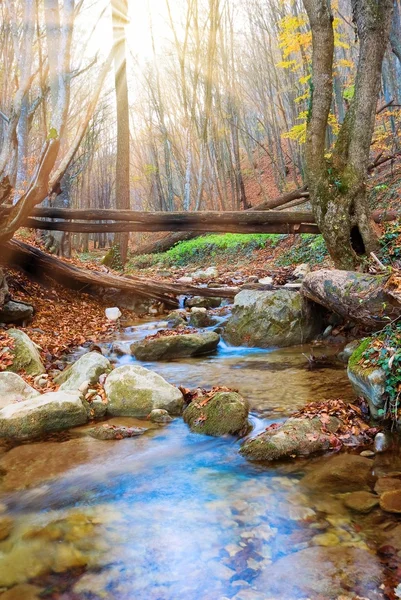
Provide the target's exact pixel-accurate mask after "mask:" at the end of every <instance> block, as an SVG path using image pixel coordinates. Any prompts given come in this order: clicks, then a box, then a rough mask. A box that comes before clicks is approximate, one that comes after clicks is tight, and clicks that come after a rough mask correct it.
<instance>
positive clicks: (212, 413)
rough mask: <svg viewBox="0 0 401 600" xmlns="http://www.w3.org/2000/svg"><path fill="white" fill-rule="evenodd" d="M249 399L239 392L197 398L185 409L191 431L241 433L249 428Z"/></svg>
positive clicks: (185, 418)
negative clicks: (208, 397)
mask: <svg viewBox="0 0 401 600" xmlns="http://www.w3.org/2000/svg"><path fill="white" fill-rule="evenodd" d="M248 412H249V404H248V401H247V400H245V399H244V398H242V396H240V395H239V394H238V393H237V392H218V393H217V394H215V395H214V396H213V397H212V398H210V400H209V399H207V398H197V399H196V400H193V401H192V402H191V403H190V404H189V405H188V406H187V408H186V409H185V410H184V413H183V418H184V421H185V423H187V424H188V425H189V427H190V428H191V431H194V432H195V433H203V434H205V435H213V436H219V435H225V434H233V435H234V434H241V433H245V432H246V431H247V430H248V429H249V424H248Z"/></svg>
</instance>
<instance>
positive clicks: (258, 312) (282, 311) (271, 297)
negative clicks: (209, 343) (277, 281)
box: [223, 289, 321, 348]
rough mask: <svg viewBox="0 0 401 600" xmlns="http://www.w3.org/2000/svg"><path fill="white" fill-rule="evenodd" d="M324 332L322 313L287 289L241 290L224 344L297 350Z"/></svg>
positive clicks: (316, 307) (227, 325)
mask: <svg viewBox="0 0 401 600" xmlns="http://www.w3.org/2000/svg"><path fill="white" fill-rule="evenodd" d="M320 330H321V316H320V309H319V307H318V306H317V305H315V304H313V303H311V302H309V301H308V300H306V299H304V298H303V297H302V296H301V294H299V293H298V292H295V291H291V290H288V289H280V290H268V291H259V290H242V291H241V292H240V293H239V294H237V295H236V296H235V300H234V307H233V310H232V316H231V317H230V318H229V319H228V321H227V323H226V325H225V328H224V334H223V337H224V340H226V341H227V342H228V343H230V344H233V345H234V346H249V347H260V348H268V347H270V346H280V347H285V346H295V345H297V344H302V343H304V342H308V341H310V340H311V339H313V338H314V337H315V336H316V335H317V334H318V333H319V332H320Z"/></svg>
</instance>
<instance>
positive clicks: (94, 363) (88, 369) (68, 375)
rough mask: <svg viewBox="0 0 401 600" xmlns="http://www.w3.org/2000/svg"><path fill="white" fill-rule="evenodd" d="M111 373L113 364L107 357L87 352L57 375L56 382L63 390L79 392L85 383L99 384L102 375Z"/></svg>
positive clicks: (98, 353)
mask: <svg viewBox="0 0 401 600" xmlns="http://www.w3.org/2000/svg"><path fill="white" fill-rule="evenodd" d="M110 371H111V364H110V361H108V360H107V358H106V357H105V356H103V355H102V354H100V352H87V353H86V354H83V355H82V356H81V357H80V358H79V359H78V360H77V361H76V362H75V363H73V364H72V365H71V366H70V367H68V368H67V369H65V371H62V373H60V375H57V377H55V379H54V381H55V383H57V384H58V385H60V389H61V390H78V389H80V386H81V385H82V384H83V383H85V382H88V384H95V383H97V382H98V381H99V377H100V376H101V375H103V374H104V373H109V372H110Z"/></svg>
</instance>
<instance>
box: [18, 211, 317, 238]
mask: <svg viewBox="0 0 401 600" xmlns="http://www.w3.org/2000/svg"><path fill="white" fill-rule="evenodd" d="M240 214H241V215H242V214H243V213H240ZM258 214H259V213H254V216H256V217H257V216H258ZM266 214H269V213H266ZM280 214H281V215H283V217H282V221H286V218H285V216H284V215H285V213H280ZM209 218H210V217H209ZM293 218H294V221H295V222H294V223H291V222H290V223H287V222H283V223H275V222H273V223H268V222H267V221H268V220H269V219H263V220H262V221H261V222H260V223H258V222H254V223H253V222H252V219H238V220H237V219H234V220H232V221H231V220H230V219H224V220H217V221H214V222H213V221H212V220H210V221H209V220H208V221H207V222H202V221H199V222H195V221H193V220H192V219H188V221H187V222H186V223H184V222H182V221H181V222H178V223H177V222H175V221H174V220H173V219H167V220H166V221H165V222H164V221H163V220H156V221H155V222H153V223H152V222H149V223H143V222H134V221H129V222H113V223H92V222H87V221H39V220H38V219H27V221H26V223H25V227H29V228H30V229H44V230H46V231H70V232H74V233H111V232H117V231H126V232H127V231H128V232H129V231H182V230H183V229H185V228H188V229H189V230H190V231H191V232H195V231H197V232H198V233H210V232H218V233H274V234H296V233H315V234H317V233H320V230H319V228H318V226H317V225H315V224H313V223H303V222H302V221H301V220H300V219H298V218H297V217H296V216H295V217H293ZM237 221H238V222H237ZM248 221H249V222H248Z"/></svg>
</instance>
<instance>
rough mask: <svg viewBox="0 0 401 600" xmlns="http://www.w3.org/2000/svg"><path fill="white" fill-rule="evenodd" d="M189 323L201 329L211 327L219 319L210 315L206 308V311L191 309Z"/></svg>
mask: <svg viewBox="0 0 401 600" xmlns="http://www.w3.org/2000/svg"><path fill="white" fill-rule="evenodd" d="M189 324H190V326H191V327H196V328H197V329H200V328H202V327H211V326H212V325H216V324H217V321H216V319H214V318H213V317H211V316H210V315H208V314H207V312H206V309H205V312H200V311H199V310H196V311H191V314H190V315H189Z"/></svg>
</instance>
